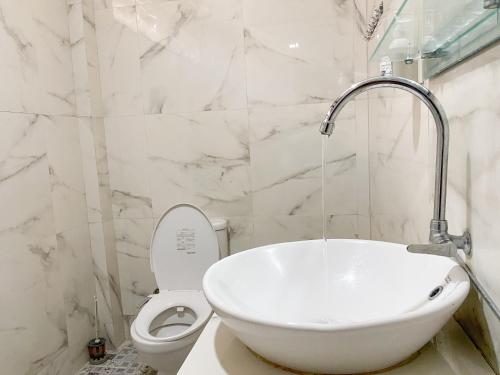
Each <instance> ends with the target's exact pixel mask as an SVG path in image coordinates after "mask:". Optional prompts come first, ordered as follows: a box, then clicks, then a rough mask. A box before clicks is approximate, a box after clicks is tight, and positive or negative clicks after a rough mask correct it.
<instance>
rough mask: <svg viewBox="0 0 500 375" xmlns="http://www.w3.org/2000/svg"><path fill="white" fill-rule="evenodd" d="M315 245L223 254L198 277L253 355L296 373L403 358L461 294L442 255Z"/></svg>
mask: <svg viewBox="0 0 500 375" xmlns="http://www.w3.org/2000/svg"><path fill="white" fill-rule="evenodd" d="M323 245H324V241H322V240H315V241H302V242H290V243H281V244H276V245H269V246H263V247H259V248H256V249H252V250H247V251H245V252H242V253H239V254H236V255H233V256H230V257H228V258H225V259H223V260H221V261H219V262H218V263H216V264H214V265H213V266H212V267H211V268H210V269H209V270H208V271H207V273H206V274H205V277H204V280H203V289H204V291H205V295H206V297H207V299H208V301H209V302H210V304H211V305H212V307H213V308H214V311H215V312H216V313H217V314H218V315H219V316H220V317H221V319H222V321H223V322H224V323H225V324H226V325H227V326H228V327H229V328H230V329H231V330H232V331H233V333H234V334H235V335H236V336H237V337H238V338H239V339H240V340H241V341H242V342H243V343H244V344H246V345H247V346H248V347H249V348H250V349H252V350H253V351H254V352H256V353H257V354H259V355H261V356H262V357H264V358H266V359H268V360H270V361H272V362H275V363H277V364H280V365H282V366H284V367H288V368H292V369H296V370H300V371H306V372H319V373H330V374H350V373H360V372H367V371H374V370H379V369H383V368H387V367H391V366H393V365H395V364H398V363H399V362H401V361H403V360H405V359H406V358H408V357H409V356H411V355H412V353H414V352H416V351H417V350H418V349H419V348H421V347H422V346H423V345H425V344H426V343H427V342H428V341H429V340H430V339H431V338H432V337H433V336H434V335H435V334H436V333H437V332H438V331H439V330H440V329H441V327H442V326H443V325H444V324H445V323H446V321H447V320H448V319H449V318H450V317H451V316H452V314H453V313H454V312H455V310H456V309H457V308H458V307H459V306H460V304H461V303H462V302H463V300H464V299H465V297H466V295H467V293H468V291H469V279H468V276H467V274H466V273H465V272H464V271H463V270H462V268H461V267H460V266H458V265H457V264H456V263H455V262H454V261H453V260H451V259H448V258H444V257H438V256H434V255H420V254H411V253H408V252H407V251H406V248H405V246H404V245H398V244H392V243H385V242H376V241H361V240H328V248H327V251H325V250H324V246H323ZM325 253H326V254H327V256H326V257H325ZM437 287H442V291H441V292H440V293H439V292H438V294H437V295H436V296H435V298H433V299H430V298H429V295H430V293H431V292H432V291H433V290H434V289H435V288H437Z"/></svg>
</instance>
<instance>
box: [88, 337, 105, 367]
mask: <svg viewBox="0 0 500 375" xmlns="http://www.w3.org/2000/svg"><path fill="white" fill-rule="evenodd" d="M87 349H88V351H89V357H90V361H89V362H90V363H91V364H93V365H98V364H100V363H103V362H104V361H106V339H105V338H104V337H99V338H96V339H92V340H90V341H89V343H88V344H87Z"/></svg>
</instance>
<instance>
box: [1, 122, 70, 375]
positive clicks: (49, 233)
mask: <svg viewBox="0 0 500 375" xmlns="http://www.w3.org/2000/svg"><path fill="white" fill-rule="evenodd" d="M0 124H1V127H2V140H1V142H0V160H1V164H0V165H1V168H0V197H1V198H0V199H1V204H2V210H3V212H8V213H9V214H8V215H5V214H4V215H1V216H0V243H1V248H2V251H1V252H0V257H1V261H0V275H1V276H0V278H1V282H2V285H4V288H3V289H2V305H3V306H4V308H2V309H0V317H1V322H2V323H1V327H0V337H1V340H2V342H10V345H6V346H5V347H3V350H2V352H1V354H0V359H1V360H2V361H3V362H4V364H5V366H6V368H4V371H6V372H7V373H14V374H15V373H17V374H19V373H27V372H28V371H34V372H35V373H36V372H38V371H42V370H43V369H44V368H46V367H50V366H52V365H53V361H55V359H56V358H57V357H58V356H60V355H61V354H62V353H63V352H64V351H65V350H66V348H67V337H66V323H65V315H64V307H63V300H62V290H61V284H60V279H59V261H58V260H59V259H58V254H57V246H56V241H55V231H54V222H53V211H52V201H51V193H50V182H49V175H48V161H47V154H46V147H45V126H44V123H43V121H41V118H40V117H39V116H36V115H25V114H7V113H0ZM20 295H22V298H21V299H20V298H19V296H20ZM22 301H24V303H22ZM26 342H30V343H31V344H30V345H29V346H28V345H21V343H26Z"/></svg>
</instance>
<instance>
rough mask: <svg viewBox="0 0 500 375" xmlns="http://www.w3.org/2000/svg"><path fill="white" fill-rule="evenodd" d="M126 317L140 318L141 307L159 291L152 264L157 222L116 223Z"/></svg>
mask: <svg viewBox="0 0 500 375" xmlns="http://www.w3.org/2000/svg"><path fill="white" fill-rule="evenodd" d="M114 228H115V235H116V251H117V255H118V267H119V269H120V287H121V298H122V306H123V313H124V314H125V315H137V313H138V312H139V306H140V305H142V303H143V302H144V300H145V298H146V297H147V296H148V295H150V294H151V293H153V291H154V290H155V289H156V281H155V279H154V275H153V273H152V271H151V264H150V261H149V244H150V241H151V235H152V233H153V219H115V220H114Z"/></svg>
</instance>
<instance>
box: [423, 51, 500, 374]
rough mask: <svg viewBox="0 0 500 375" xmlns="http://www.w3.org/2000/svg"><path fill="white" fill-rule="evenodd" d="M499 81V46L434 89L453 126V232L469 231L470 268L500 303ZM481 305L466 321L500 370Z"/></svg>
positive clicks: (499, 348) (493, 326)
mask: <svg viewBox="0 0 500 375" xmlns="http://www.w3.org/2000/svg"><path fill="white" fill-rule="evenodd" d="M498 79H500V48H499V46H495V47H494V48H491V49H489V50H487V51H485V52H484V53H483V54H481V55H479V56H477V57H475V58H473V59H470V60H469V61H467V62H465V63H464V64H461V65H459V66H457V67H456V68H455V69H453V70H451V71H448V72H446V73H445V74H443V75H441V76H438V77H436V78H435V79H432V80H431V81H430V88H431V90H432V91H433V93H434V94H435V95H436V96H437V97H438V98H439V99H440V100H441V102H442V104H443V106H444V108H445V110H446V112H447V114H448V118H449V122H450V157H449V171H448V179H449V183H448V186H449V189H448V204H447V215H448V217H449V218H450V219H449V222H450V232H453V233H455V232H456V233H460V232H461V231H462V230H463V229H464V228H466V227H467V228H469V230H470V231H471V233H472V238H473V243H474V252H473V256H472V257H471V258H469V259H468V262H469V264H470V267H471V268H472V270H473V271H474V272H475V274H476V275H477V277H478V278H479V279H480V280H481V282H482V283H483V285H484V287H485V288H486V289H487V290H488V291H489V293H490V294H491V296H492V297H493V299H494V300H495V301H496V303H497V304H500V277H499V273H498V264H499V260H500V252H499V246H498V243H499V240H500V236H499V234H498V233H499V232H498V226H499V225H500V220H499V217H498V212H499V209H500V193H499V189H498V185H499V183H500V152H499V150H500V131H499V128H498V123H499V122H500V111H499V109H498V102H499V100H500V93H499V91H498V88H497V86H496V82H498ZM471 90H472V91H473V92H474V94H473V95H471ZM430 152H432V150H430ZM480 305H481V303H479V304H478V306H474V309H473V310H472V311H469V312H468V314H465V316H462V318H464V319H466V322H465V324H466V327H467V329H468V330H469V331H470V330H471V329H473V330H476V329H477V326H480V327H481V329H482V331H481V332H482V333H481V334H477V332H471V334H472V336H473V337H474V338H475V341H476V345H478V346H479V347H481V349H483V351H484V352H485V353H486V356H487V358H488V359H489V361H490V362H491V363H492V364H493V367H494V368H496V369H498V368H499V367H500V363H499V361H498V358H499V353H500V343H499V340H498V335H497V332H499V331H500V323H499V322H498V321H497V320H496V319H495V318H494V317H493V316H492V315H491V313H490V312H489V311H488V309H487V308H486V307H481V306H480ZM467 320H468V321H467Z"/></svg>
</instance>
